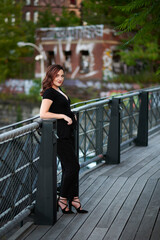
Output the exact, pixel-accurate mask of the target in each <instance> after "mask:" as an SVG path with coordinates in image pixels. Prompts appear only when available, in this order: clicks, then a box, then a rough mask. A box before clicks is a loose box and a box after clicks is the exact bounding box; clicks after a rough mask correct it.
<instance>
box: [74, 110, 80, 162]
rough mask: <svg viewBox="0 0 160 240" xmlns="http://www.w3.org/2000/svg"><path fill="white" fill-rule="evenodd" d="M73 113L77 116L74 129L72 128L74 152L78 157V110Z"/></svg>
mask: <svg viewBox="0 0 160 240" xmlns="http://www.w3.org/2000/svg"><path fill="white" fill-rule="evenodd" d="M73 112H74V111H73ZM75 115H76V118H77V125H76V129H75V130H74V140H75V154H76V156H77V158H78V159H79V112H75Z"/></svg>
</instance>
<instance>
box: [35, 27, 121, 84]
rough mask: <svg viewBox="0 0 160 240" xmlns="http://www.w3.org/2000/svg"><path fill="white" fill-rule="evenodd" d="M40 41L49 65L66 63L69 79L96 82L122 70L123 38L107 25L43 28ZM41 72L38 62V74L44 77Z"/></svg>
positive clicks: (37, 35)
mask: <svg viewBox="0 0 160 240" xmlns="http://www.w3.org/2000/svg"><path fill="white" fill-rule="evenodd" d="M36 44H37V45H39V44H41V45H42V47H43V49H44V51H45V55H46V60H45V67H47V66H49V65H51V64H54V63H56V64H62V65H63V66H64V68H65V70H66V78H67V79H73V80H74V79H76V80H80V81H81V82H84V81H86V80H90V81H92V82H96V81H97V80H98V81H100V80H102V79H103V80H109V79H110V78H112V77H113V74H114V72H116V73H118V72H119V71H120V70H119V67H120V64H119V62H118V60H117V58H116V54H115V53H116V47H117V45H118V44H119V38H118V36H116V32H115V31H114V30H113V29H110V28H107V27H105V26H104V25H91V26H77V27H62V28H60V27H59V28H40V29H37V34H36ZM40 72H41V71H40V62H38V61H37V63H36V72H35V75H36V77H40Z"/></svg>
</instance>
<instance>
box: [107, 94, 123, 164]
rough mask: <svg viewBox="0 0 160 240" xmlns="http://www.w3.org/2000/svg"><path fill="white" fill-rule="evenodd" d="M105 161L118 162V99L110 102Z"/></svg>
mask: <svg viewBox="0 0 160 240" xmlns="http://www.w3.org/2000/svg"><path fill="white" fill-rule="evenodd" d="M106 163H110V164H118V163H120V99H119V98H113V99H112V102H111V118H110V125H109V135H108V146H107V154H106Z"/></svg>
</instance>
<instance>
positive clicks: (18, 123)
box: [0, 115, 39, 131]
mask: <svg viewBox="0 0 160 240" xmlns="http://www.w3.org/2000/svg"><path fill="white" fill-rule="evenodd" d="M37 118H39V115H36V116H34V117H32V118H27V119H25V120H23V121H19V122H16V123H12V124H9V125H7V126H4V127H1V128H0V131H3V130H6V129H8V128H15V127H16V126H18V125H21V124H24V123H27V122H30V121H34V120H35V119H37Z"/></svg>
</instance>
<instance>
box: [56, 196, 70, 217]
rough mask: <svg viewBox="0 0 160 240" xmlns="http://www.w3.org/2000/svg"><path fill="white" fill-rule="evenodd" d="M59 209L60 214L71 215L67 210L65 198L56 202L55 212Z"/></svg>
mask: <svg viewBox="0 0 160 240" xmlns="http://www.w3.org/2000/svg"><path fill="white" fill-rule="evenodd" d="M59 207H60V208H61V210H62V212H63V213H64V214H69V213H73V212H72V211H71V210H70V209H69V208H68V203H67V198H62V197H60V198H59V199H58V201H57V210H58V209H59Z"/></svg>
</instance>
